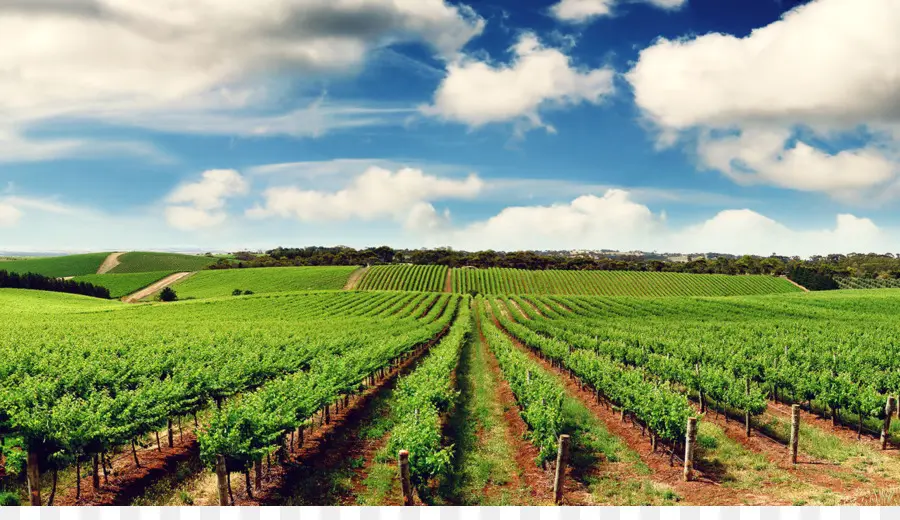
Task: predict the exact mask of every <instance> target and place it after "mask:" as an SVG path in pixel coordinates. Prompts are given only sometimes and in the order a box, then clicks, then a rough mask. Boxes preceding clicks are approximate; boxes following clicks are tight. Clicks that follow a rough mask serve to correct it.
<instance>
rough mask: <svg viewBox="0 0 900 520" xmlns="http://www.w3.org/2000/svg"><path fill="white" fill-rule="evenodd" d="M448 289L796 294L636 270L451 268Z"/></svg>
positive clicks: (745, 280) (760, 279)
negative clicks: (450, 286) (451, 281)
mask: <svg viewBox="0 0 900 520" xmlns="http://www.w3.org/2000/svg"><path fill="white" fill-rule="evenodd" d="M452 278H453V292H457V293H470V292H475V293H480V294H567V295H586V296H587V295H596V296H736V295H754V294H774V293H790V292H797V291H799V290H800V289H799V288H797V287H796V286H794V285H793V284H791V283H790V282H788V281H787V280H784V279H782V278H775V277H772V276H729V275H711V274H684V273H654V272H635V271H552V270H547V271H526V270H522V269H472V268H458V269H453V272H452Z"/></svg>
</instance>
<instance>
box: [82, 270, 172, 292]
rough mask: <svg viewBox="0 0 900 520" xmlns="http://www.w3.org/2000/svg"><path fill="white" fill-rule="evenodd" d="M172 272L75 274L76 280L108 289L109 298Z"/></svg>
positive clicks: (133, 290) (138, 288)
mask: <svg viewBox="0 0 900 520" xmlns="http://www.w3.org/2000/svg"><path fill="white" fill-rule="evenodd" d="M170 274H172V273H171V272H170V271H161V272H149V273H126V274H89V275H85V276H76V277H75V278H73V280H75V281H76V282H87V283H90V284H93V285H96V286H98V287H106V288H107V289H109V295H110V297H111V298H121V297H123V296H127V295H129V294H131V293H133V292H135V291H138V290H140V289H143V288H144V287H147V286H148V285H150V284H152V283H153V282H155V281H157V280H162V279H163V278H165V277H166V276H169V275H170Z"/></svg>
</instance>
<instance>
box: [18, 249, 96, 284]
mask: <svg viewBox="0 0 900 520" xmlns="http://www.w3.org/2000/svg"><path fill="white" fill-rule="evenodd" d="M107 256H109V253H88V254H84V255H68V256H51V257H42V258H24V259H19V260H4V261H0V271H9V272H11V273H37V274H41V275H44V276H50V277H54V278H63V277H67V276H79V275H87V274H94V273H96V272H97V269H99V268H100V264H102V263H103V260H105V259H106V257H107Z"/></svg>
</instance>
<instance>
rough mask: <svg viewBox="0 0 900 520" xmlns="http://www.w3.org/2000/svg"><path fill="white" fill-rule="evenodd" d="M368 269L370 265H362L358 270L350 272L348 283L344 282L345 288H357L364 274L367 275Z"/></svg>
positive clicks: (349, 289)
mask: <svg viewBox="0 0 900 520" xmlns="http://www.w3.org/2000/svg"><path fill="white" fill-rule="evenodd" d="M368 270H369V268H368V267H360V268H359V269H357V270H356V271H353V272H352V273H350V278H348V279H347V283H346V284H344V290H345V291H352V290H354V289H356V286H357V285H359V281H360V280H362V277H363V275H365V274H366V271H368Z"/></svg>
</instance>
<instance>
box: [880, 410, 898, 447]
mask: <svg viewBox="0 0 900 520" xmlns="http://www.w3.org/2000/svg"><path fill="white" fill-rule="evenodd" d="M896 409H897V399H896V398H895V397H888V400H887V404H886V405H885V407H884V425H883V426H882V427H881V449H883V450H884V449H887V441H888V431H890V429H891V417H892V416H893V415H894V410H896Z"/></svg>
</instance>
